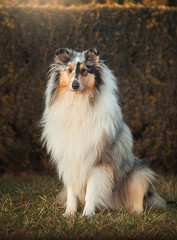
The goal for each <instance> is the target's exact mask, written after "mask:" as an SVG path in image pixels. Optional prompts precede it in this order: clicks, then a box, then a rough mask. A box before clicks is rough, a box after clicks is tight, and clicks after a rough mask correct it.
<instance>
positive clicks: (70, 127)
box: [41, 48, 165, 216]
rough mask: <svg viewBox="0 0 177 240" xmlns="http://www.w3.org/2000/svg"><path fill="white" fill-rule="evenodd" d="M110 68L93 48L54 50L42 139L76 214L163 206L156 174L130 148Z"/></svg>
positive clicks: (65, 201) (64, 196) (65, 200)
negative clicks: (157, 189)
mask: <svg viewBox="0 0 177 240" xmlns="http://www.w3.org/2000/svg"><path fill="white" fill-rule="evenodd" d="M117 92H118V87H117V84H116V78H115V76H114V75H113V73H112V71H111V70H110V69H109V68H108V67H107V66H106V65H105V64H104V62H103V61H102V60H101V59H100V56H99V53H98V51H97V50H96V49H95V48H94V49H90V50H86V51H83V52H77V51H74V50H71V49H67V48H62V49H58V50H57V51H56V55H55V58H54V63H53V64H52V65H51V66H50V71H49V77H48V82H47V87H46V92H45V99H46V101H45V110H44V113H43V116H42V121H41V122H42V127H43V132H42V141H43V142H44V144H45V145H46V148H47V152H48V153H49V154H50V155H51V159H52V161H53V162H54V163H55V165H56V168H57V172H58V175H59V177H60V178H61V179H62V181H63V190H62V192H61V193H60V194H59V197H58V199H59V200H60V202H62V203H63V204H66V211H65V214H64V215H70V214H71V215H73V214H75V213H76V212H77V209H78V206H80V204H81V205H82V206H84V210H83V216H90V215H94V214H95V211H96V210H101V209H112V210H120V209H125V210H127V211H135V212H138V213H140V212H142V211H143V209H144V208H151V207H157V208H164V207H165V201H164V200H163V199H162V198H161V197H160V196H159V195H158V194H157V193H156V191H155V188H154V185H153V183H154V180H155V174H154V172H153V171H152V170H150V168H149V167H148V166H147V165H146V163H145V162H144V161H143V160H140V159H138V158H136V157H135V156H134V154H133V152H132V146H133V140H132V135H131V132H130V130H129V128H128V126H127V125H126V123H125V122H124V120H123V117H122V112H121V109H120V106H119V103H118V99H117Z"/></svg>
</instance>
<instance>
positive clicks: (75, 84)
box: [72, 80, 79, 90]
mask: <svg viewBox="0 0 177 240" xmlns="http://www.w3.org/2000/svg"><path fill="white" fill-rule="evenodd" d="M72 88H73V89H74V90H77V89H78V88H79V82H78V81H76V80H74V81H73V83H72Z"/></svg>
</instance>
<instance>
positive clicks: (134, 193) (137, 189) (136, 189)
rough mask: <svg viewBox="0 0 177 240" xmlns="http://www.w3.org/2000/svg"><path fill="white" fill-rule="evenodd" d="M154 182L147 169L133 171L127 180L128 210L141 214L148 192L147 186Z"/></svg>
mask: <svg viewBox="0 0 177 240" xmlns="http://www.w3.org/2000/svg"><path fill="white" fill-rule="evenodd" d="M153 180H154V173H153V172H152V171H151V170H150V169H149V168H142V169H141V168H140V169H137V170H135V171H134V172H133V173H132V175H131V176H130V178H129V179H128V195H129V196H128V201H127V206H126V208H127V209H128V210H132V211H135V212H137V213H141V212H142V211H143V200H144V197H145V196H146V194H147V192H148V188H149V185H150V184H151V183H152V181H153Z"/></svg>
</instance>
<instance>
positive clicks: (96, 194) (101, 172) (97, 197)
mask: <svg viewBox="0 0 177 240" xmlns="http://www.w3.org/2000/svg"><path fill="white" fill-rule="evenodd" d="M113 179H114V174H113V169H112V168H111V167H109V166H107V167H106V168H105V167H104V166H100V167H95V168H94V169H93V170H92V172H91V175H90V177H89V178H88V182H87V189H86V196H85V207H84V211H83V216H91V215H94V214H95V208H96V207H98V208H100V207H104V208H108V207H112V205H111V196H112V189H113V187H114V181H113Z"/></svg>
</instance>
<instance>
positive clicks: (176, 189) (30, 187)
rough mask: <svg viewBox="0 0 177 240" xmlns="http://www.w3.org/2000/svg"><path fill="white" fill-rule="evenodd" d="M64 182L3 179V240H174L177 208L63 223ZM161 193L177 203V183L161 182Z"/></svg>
mask: <svg viewBox="0 0 177 240" xmlns="http://www.w3.org/2000/svg"><path fill="white" fill-rule="evenodd" d="M60 188H61V183H60V182H58V180H57V179H56V178H51V177H37V176H30V177H18V178H1V179H0V239H18V240H20V239H30V240H33V239H158V240H159V239H176V237H177V227H176V226H177V218H176V217H177V208H176V207H177V206H176V205H175V204H173V205H167V209H166V210H150V211H145V212H144V213H142V214H133V213H126V212H123V211H122V212H109V213H99V214H97V215H96V216H94V217H92V218H85V217H82V214H81V212H79V213H78V214H77V216H76V217H71V218H68V219H66V218H64V217H63V216H62V213H63V212H64V208H62V207H61V206H59V205H58V203H56V201H55V199H56V195H57V194H58V192H59V190H60ZM157 189H158V192H159V193H160V194H161V195H162V196H163V197H164V198H165V199H166V201H176V199H177V178H176V177H171V178H162V179H160V180H159V182H158V184H157Z"/></svg>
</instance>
